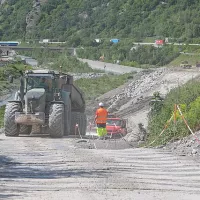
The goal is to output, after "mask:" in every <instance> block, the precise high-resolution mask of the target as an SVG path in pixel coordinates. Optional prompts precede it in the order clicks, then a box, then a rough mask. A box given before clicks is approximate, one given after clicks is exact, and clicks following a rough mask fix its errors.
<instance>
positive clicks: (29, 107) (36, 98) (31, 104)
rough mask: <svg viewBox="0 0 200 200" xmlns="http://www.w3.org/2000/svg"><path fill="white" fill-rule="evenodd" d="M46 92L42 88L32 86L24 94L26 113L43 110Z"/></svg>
mask: <svg viewBox="0 0 200 200" xmlns="http://www.w3.org/2000/svg"><path fill="white" fill-rule="evenodd" d="M45 101H46V93H45V89H43V88H34V89H31V90H29V91H27V93H26V95H25V111H26V112H27V113H35V112H44V111H45Z"/></svg>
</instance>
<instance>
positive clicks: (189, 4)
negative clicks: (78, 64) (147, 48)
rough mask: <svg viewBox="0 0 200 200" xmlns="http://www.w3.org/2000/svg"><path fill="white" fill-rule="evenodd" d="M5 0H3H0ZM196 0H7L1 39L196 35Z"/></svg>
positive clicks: (0, 15) (199, 25)
mask: <svg viewBox="0 0 200 200" xmlns="http://www.w3.org/2000/svg"><path fill="white" fill-rule="evenodd" d="M1 2H4V1H1ZM199 7H200V2H199V1H198V0H190V1H187V0H179V1H174V0H165V1H160V0H76V1H74V0H43V1H42V0H7V1H5V2H4V3H3V4H2V5H1V8H0V22H1V26H0V37H1V39H10V38H11V39H18V38H34V39H36V38H51V39H63V40H66V39H69V40H70V39H71V40H72V39H74V38H75V39H77V40H78V39H79V40H82V39H86V38H92V39H94V38H97V37H101V38H110V37H120V38H137V39H138V38H143V37H151V36H160V37H173V38H181V39H182V40H185V39H186V38H198V37H199V36H200V20H199V19H200V12H199Z"/></svg>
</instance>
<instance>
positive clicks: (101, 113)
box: [95, 102, 108, 139]
mask: <svg viewBox="0 0 200 200" xmlns="http://www.w3.org/2000/svg"><path fill="white" fill-rule="evenodd" d="M107 116H108V111H107V110H106V109H105V108H104V104H103V103H102V102H101V103H99V108H98V109H97V111H96V115H95V122H96V124H97V135H98V136H99V138H100V139H102V138H103V137H104V136H106V135H107V130H106V121H107Z"/></svg>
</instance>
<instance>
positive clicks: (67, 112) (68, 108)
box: [64, 99, 71, 135]
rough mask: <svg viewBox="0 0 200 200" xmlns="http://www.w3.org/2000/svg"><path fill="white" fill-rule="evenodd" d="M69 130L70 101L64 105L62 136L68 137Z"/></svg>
mask: <svg viewBox="0 0 200 200" xmlns="http://www.w3.org/2000/svg"><path fill="white" fill-rule="evenodd" d="M70 129H71V99H69V101H68V102H67V104H66V105H65V132H64V135H69V134H70Z"/></svg>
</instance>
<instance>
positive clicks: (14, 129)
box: [4, 102, 21, 137]
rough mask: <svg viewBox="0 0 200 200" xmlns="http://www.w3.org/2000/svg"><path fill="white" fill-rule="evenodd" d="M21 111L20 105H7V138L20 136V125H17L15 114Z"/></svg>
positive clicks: (5, 120)
mask: <svg viewBox="0 0 200 200" xmlns="http://www.w3.org/2000/svg"><path fill="white" fill-rule="evenodd" d="M20 111H21V104H20V103H17V102H10V103H7V105H6V109H5V115H4V127H5V135H6V136H10V137H16V136H18V135H19V130H20V125H19V124H16V123H15V113H16V112H20Z"/></svg>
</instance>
